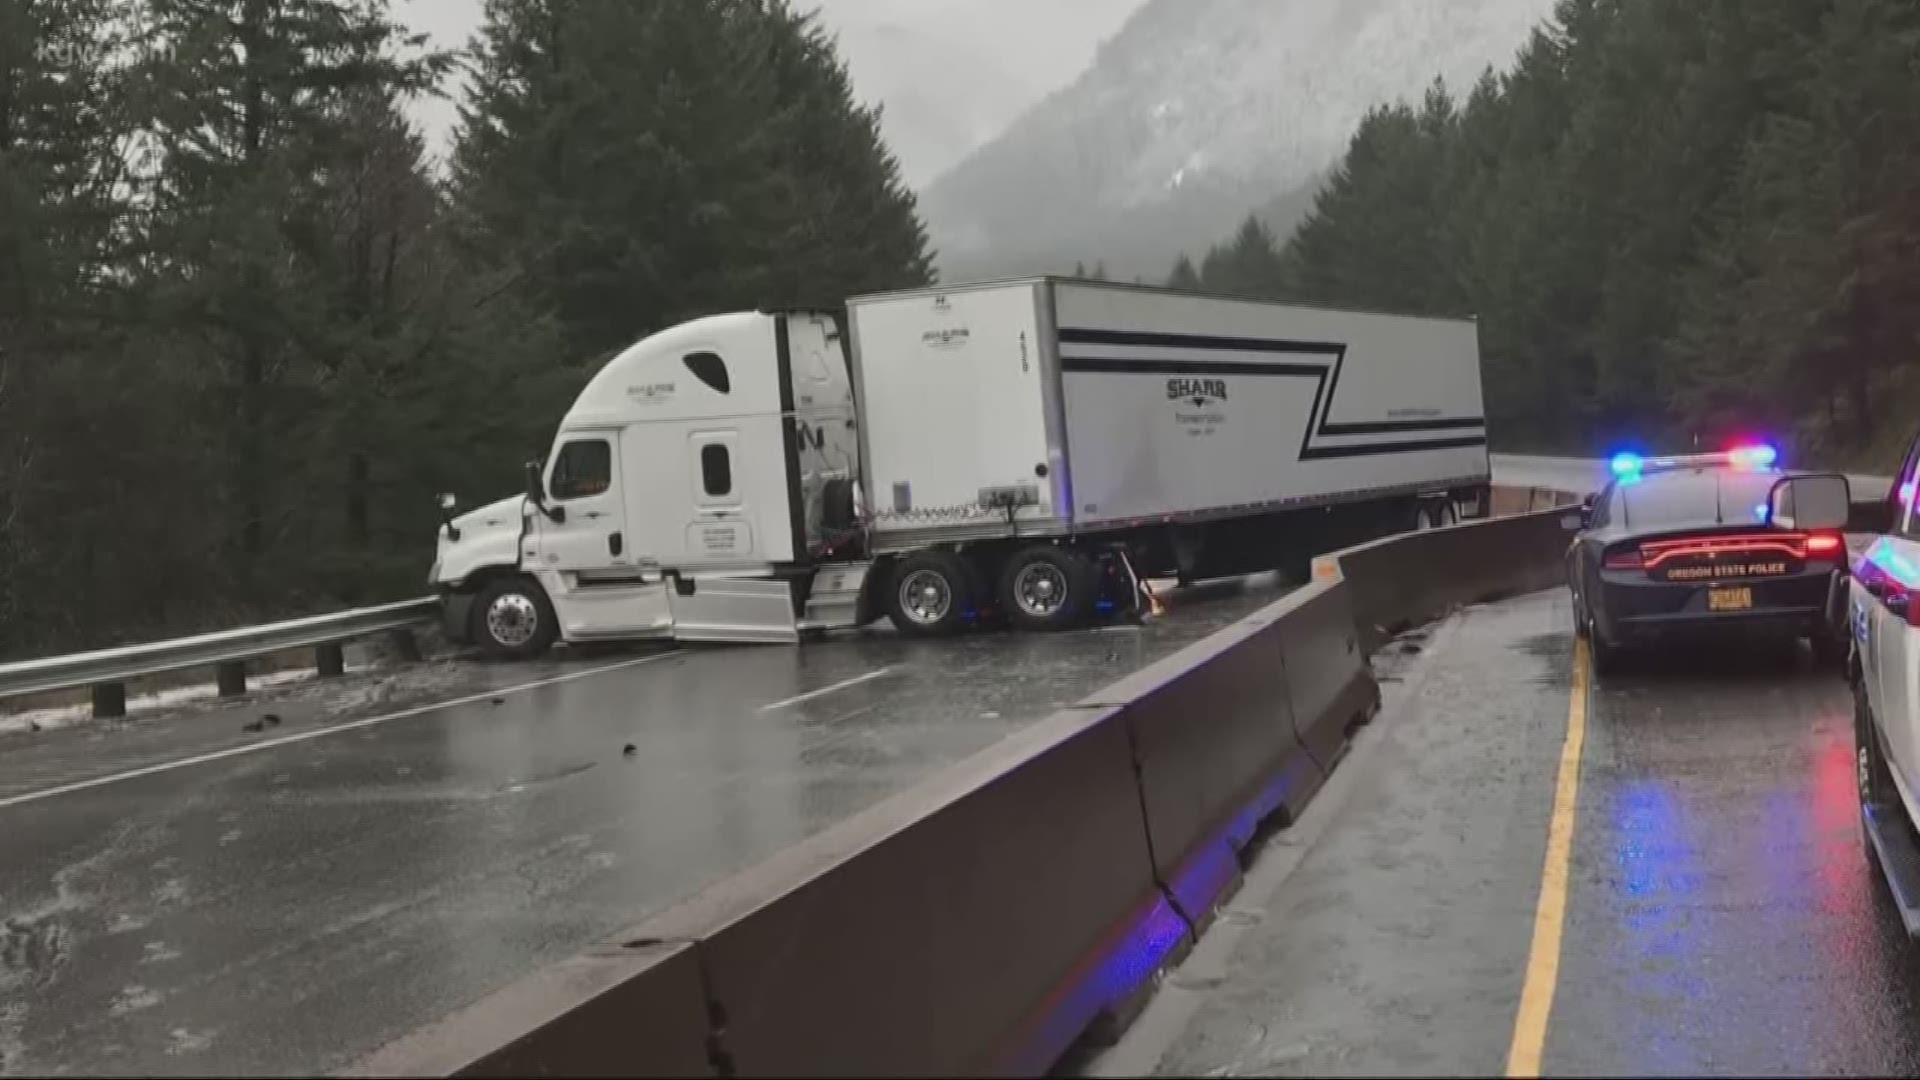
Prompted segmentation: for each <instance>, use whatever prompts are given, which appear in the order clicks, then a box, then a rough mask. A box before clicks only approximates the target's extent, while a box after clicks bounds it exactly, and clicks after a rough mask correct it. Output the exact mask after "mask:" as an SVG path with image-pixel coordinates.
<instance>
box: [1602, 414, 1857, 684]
mask: <svg viewBox="0 0 1920 1080" xmlns="http://www.w3.org/2000/svg"><path fill="white" fill-rule="evenodd" d="M1778 458H1779V454H1778V453H1777V451H1775V450H1774V449H1773V448H1772V447H1768V446H1743V447H1739V448H1736V449H1733V450H1729V451H1726V452H1724V453H1718V454H1696V455H1689V456H1685V457H1668V458H1645V457H1641V456H1640V455H1637V454H1622V455H1620V456H1618V457H1616V458H1614V459H1613V462H1612V469H1613V480H1612V482H1610V483H1609V484H1608V485H1607V486H1606V488H1605V489H1604V490H1602V491H1601V492H1600V493H1599V494H1598V495H1595V496H1594V497H1592V498H1590V499H1589V500H1588V501H1587V504H1586V506H1585V507H1584V508H1583V509H1582V512H1581V514H1580V516H1579V517H1578V518H1576V519H1573V520H1569V521H1568V523H1567V524H1568V526H1569V527H1570V528H1573V529H1575V530H1576V531H1577V532H1578V535H1577V537H1576V538H1575V539H1574V542H1573V544H1572V546H1571V547H1570V548H1569V549H1568V551H1567V585H1568V587H1569V588H1570V589H1571V590H1572V593H1573V611H1574V625H1575V627H1576V628H1577V629H1578V630H1579V632H1580V633H1582V634H1583V635H1585V636H1586V637H1587V639H1588V643H1589V648H1590V650H1591V656H1592V658H1593V664H1594V670H1595V671H1596V672H1597V673H1600V674H1604V673H1605V672H1606V671H1607V670H1608V669H1610V668H1612V667H1614V666H1615V665H1616V664H1617V662H1618V659H1619V655H1620V652H1621V650H1623V649H1626V648H1630V647H1631V646H1633V645H1636V644H1639V643H1642V642H1645V641H1647V640H1649V639H1651V638H1653V637H1656V636H1658V635H1661V634H1665V633H1668V632H1672V631H1679V630H1687V631H1699V630H1706V631H1709V632H1718V631H1721V630H1729V629H1732V628H1735V627H1743V628H1744V627H1755V626H1760V627H1765V628H1769V629H1778V630H1782V631H1785V632H1790V633H1795V634H1799V635H1801V636H1804V637H1807V638H1809V639H1810V640H1811V642H1812V644H1813V647H1814V650H1815V653H1816V655H1818V656H1819V657H1821V659H1822V660H1823V661H1829V662H1835V663H1837V662H1838V661H1840V660H1841V659H1843V658H1844V656H1845V649H1846V643H1845V638H1844V634H1843V632H1842V631H1841V630H1840V629H1839V622H1840V621H1839V619H1838V618H1837V612H1838V609H1839V605H1840V602H1841V598H1842V597H1843V596H1844V591H1843V589H1842V584H1843V582H1844V580H1845V577H1846V559H1847V545H1846V539H1845V537H1844V536H1843V534H1842V531H1841V530H1842V529H1843V528H1845V526H1846V523H1847V513H1848V509H1849V500H1850V498H1851V493H1850V491H1849V489H1848V485H1847V480H1846V478H1845V477H1843V476H1838V475H1832V474H1817V473H1785V472H1782V471H1780V470H1779V469H1778V468H1777V462H1778Z"/></svg>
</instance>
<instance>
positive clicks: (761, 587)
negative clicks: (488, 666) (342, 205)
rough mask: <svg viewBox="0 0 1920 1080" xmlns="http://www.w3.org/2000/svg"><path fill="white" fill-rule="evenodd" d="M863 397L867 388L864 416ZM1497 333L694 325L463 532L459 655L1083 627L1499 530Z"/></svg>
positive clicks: (1418, 322)
mask: <svg viewBox="0 0 1920 1080" xmlns="http://www.w3.org/2000/svg"><path fill="white" fill-rule="evenodd" d="M856 391H857V393H856ZM1488 482H1489V471H1488V463H1487V434H1486V422H1485V417H1484V412H1483V406H1482V398H1481V383H1480V359H1479V339H1478V331H1477V328H1476V326H1475V324H1473V323H1472V322H1469V321H1455V320H1437V319H1420V318H1408V317H1403V316H1396V315H1385V314H1375V313H1363V312H1348V311H1334V310H1328V309H1322V308H1314V307H1303V306H1298V305H1290V304H1276V303H1265V302H1257V301H1249V300H1238V299H1229V298H1222V297H1211V296H1199V295H1193V294H1187V293H1177V292H1170V291H1166V290H1161V289H1149V288H1141V287H1133V286H1119V285H1107V284H1096V283H1089V282H1078V281H1071V282H1070V281H1061V280H1054V279H1032V280H1024V281H1015V282H1003V283H993V284H985V285H968V286H955V287H950V288H939V289H928V290H923V291H916V292H909V293H895V294H888V295H882V296H871V297H862V298H857V299H854V300H852V301H850V302H849V303H848V306H847V310H846V312H844V313H839V312H812V311H761V312H751V313H745V314H734V315H722V316H717V317H714V318H708V319H702V320H699V321H697V322H692V323H688V324H686V325H683V326H677V327H674V328H672V329H669V330H666V331H663V332H661V333H659V334H655V335H653V336H651V337H649V338H647V339H646V340H644V341H641V342H640V343H639V344H637V345H634V346H633V347H632V348H630V349H628V350H627V351H626V352H624V353H622V354H621V355H620V356H618V357H616V358H615V359H614V360H613V361H611V362H610V363H608V364H607V366H606V367H605V368H604V369H603V370H602V371H601V372H600V373H599V374H598V375H597V376H596V377H595V378H594V380H593V381H592V383H591V384H589V385H588V386H587V388H586V390H585V391H583V392H582V393H581V395H580V398H579V400H578V401H577V402H576V403H575V405H574V407H573V409H572V411H571V412H569V413H568V414H567V416H566V418H565V419H564V420H563V421H562V422H561V424H560V432H559V435H558V436H557V437H556V439H555V441H554V446H553V451H552V453H551V454H550V455H549V457H548V459H547V461H546V463H545V465H544V466H541V465H531V466H529V476H528V487H527V493H526V495H524V496H516V497H514V498H512V499H508V500H504V501H502V502H499V503H495V504H493V505H491V506H488V507H484V508H482V509H480V510H477V511H474V512H472V513H468V514H466V515H464V516H462V517H460V518H458V519H457V520H449V521H448V522H447V525H446V527H444V528H443V529H442V530H441V535H440V541H439V552H438V559H437V561H436V562H435V565H434V570H433V574H432V580H433V582H434V583H435V584H436V585H437V586H438V587H439V588H440V589H441V590H442V592H443V595H444V596H445V598H446V614H447V623H448V628H449V631H450V632H451V633H452V634H454V635H455V636H456V637H460V638H471V639H472V640H475V641H477V642H478V643H479V644H480V646H481V647H482V648H483V649H484V650H485V651H487V652H489V653H491V654H494V655H498V656H505V657H519V656H530V655H534V654H537V653H539V652H540V651H542V650H543V649H545V648H546V647H547V646H548V645H549V644H551V643H552V642H553V641H554V640H555V639H556V638H560V639H564V640H566V641H569V642H577V641H590V640H595V639H606V638H634V637H647V636H658V637H673V638H677V639H680V640H690V641H748V642H780V641H793V640H796V639H797V638H798V637H799V636H800V635H801V634H803V633H805V632H807V631H812V630H829V629H835V628H844V627H852V626H860V625H864V624H866V623H868V622H870V621H872V620H874V619H876V618H878V617H880V616H882V615H885V616H888V617H890V618H891V620H892V622H893V623H894V625H895V626H897V627H898V628H899V629H900V631H901V632H903V633H907V634H914V635H939V634H947V633H952V632H954V631H957V630H960V629H962V628H963V627H966V626H968V625H971V624H974V623H979V622H987V621H994V620H996V619H1004V620H1005V621H1007V622H1010V623H1012V624H1014V625H1016V626H1019V627H1023V628H1028V629H1055V628H1065V627H1071V626H1076V625H1080V624H1081V623H1083V622H1085V621H1086V620H1087V619H1089V618H1090V617H1094V616H1095V615H1098V614H1101V613H1106V612H1126V611H1132V610H1134V609H1135V607H1136V605H1137V604H1138V603H1139V602H1140V601H1141V598H1142V594H1143V588H1142V586H1141V584H1140V583H1141V581H1143V580H1145V579H1151V578H1179V579H1181V580H1198V579H1203V578H1210V577H1223V576H1228V575H1233V574H1239V573H1246V572H1250V571H1254V570H1262V569H1272V568H1294V569H1298V570H1301V571H1304V569H1305V567H1306V566H1307V565H1308V563H1309V561H1310V560H1311V558H1312V556H1314V555H1315V554H1319V553H1322V552H1324V551H1328V550H1332V549H1333V548H1335V547H1338V546H1342V545H1344V544H1348V543H1352V542H1356V541H1358V540H1362V539H1366V538H1371V537H1373V536H1379V535H1385V534H1388V533H1393V532H1398V531H1401V530H1404V529H1408V528H1418V527H1432V526H1439V525H1446V524H1451V523H1453V522H1454V521H1457V520H1459V519H1460V518H1461V517H1464V516H1480V515H1482V514H1484V513H1485V512H1486V509H1487V506H1488V502H1489V500H1488V498H1487V486H1488Z"/></svg>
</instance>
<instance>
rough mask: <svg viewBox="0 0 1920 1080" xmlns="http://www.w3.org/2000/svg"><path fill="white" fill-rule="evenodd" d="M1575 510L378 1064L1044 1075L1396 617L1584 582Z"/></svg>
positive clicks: (1218, 869) (1416, 576)
mask: <svg viewBox="0 0 1920 1080" xmlns="http://www.w3.org/2000/svg"><path fill="white" fill-rule="evenodd" d="M1561 516H1562V515H1561V514H1560V513H1559V512H1550V513H1541V514H1531V515H1525V516H1520V517H1514V518H1508V519H1504V520H1495V521H1488V522H1480V523H1474V524H1470V525H1463V526H1459V527H1456V528H1452V529H1446V530H1437V531H1433V532H1427V533H1419V534H1413V535H1409V536H1405V537H1401V538H1398V539H1395V540H1389V541H1382V542H1379V543H1374V544H1367V545H1363V546H1361V547H1358V548H1353V549H1351V550H1348V551H1345V552H1341V553H1339V554H1337V555H1334V556H1329V557H1328V558H1327V559H1325V560H1322V561H1321V562H1320V563H1319V564H1318V566H1317V567H1316V574H1317V575H1318V576H1319V577H1320V580H1317V581H1316V582H1314V583H1313V584H1311V585H1310V586H1308V587H1306V588H1304V589H1301V590H1299V591H1297V592H1296V593H1294V594H1293V595H1291V596H1289V597H1287V598H1285V599H1283V600H1281V601H1280V602H1278V603H1276V604H1274V605H1271V606H1270V607H1268V608H1266V609H1264V610H1262V611H1260V612H1257V613H1255V614H1254V615H1251V616H1249V617H1247V618H1245V619H1243V620H1241V621H1239V622H1238V623H1236V624H1234V625H1233V626H1231V627H1228V628H1227V629H1225V630H1223V631H1221V632H1219V633H1217V634H1215V635H1214V636H1212V637H1210V638H1208V639H1207V640H1206V641H1203V642H1200V643H1197V644H1195V645H1194V646H1192V647H1190V648H1188V649H1187V650H1185V651H1183V652H1181V653H1179V654H1177V655H1175V656H1173V657H1169V658H1168V659H1166V660H1164V661H1161V662H1160V663H1158V664H1155V665H1153V666H1151V667H1148V668H1146V669H1143V670H1142V671H1139V672H1136V673H1134V674H1132V675H1130V676H1128V677H1127V678H1125V679H1123V680H1121V681H1120V682H1118V683H1116V684H1114V685H1113V686H1111V687H1108V688H1107V689H1106V690H1104V691H1102V692H1101V693H1099V694H1096V695H1093V696H1092V697H1090V698H1089V699H1087V700H1086V701H1084V702H1081V703H1079V704H1078V705H1076V706H1075V707H1073V708H1070V709H1067V710H1065V711H1063V712H1061V713H1059V714H1056V715H1055V716H1053V717H1050V718H1048V719H1046V720H1043V721H1041V722H1040V723H1038V724H1036V725H1035V726H1033V727H1031V728H1029V729H1027V730H1025V731H1023V732H1021V733H1019V734H1017V735H1014V736H1012V737H1011V738H1009V739H1007V740H1005V741H1003V742H1001V743H1000V744H998V745H996V746H994V747H991V748H989V749H988V750H986V751H984V752H982V753H981V754H979V755H976V756H975V757H973V758H970V759H968V760H967V761H965V762H962V763H960V764H958V765H956V766H954V767H952V768H950V769H947V770H945V771H943V772H941V773H939V774H937V775H935V776H933V777H931V778H929V779H928V780H926V781H924V782H922V783H921V784H919V785H917V786H916V787H914V788H913V789H911V790H909V791H907V792H904V793H902V794H900V795H898V796H895V797H893V798H890V799H888V800H886V801H884V802H882V803H880V804H878V805H876V806H874V807H871V808H869V809H868V810H866V811H863V812H862V813H859V814H857V815H855V816H854V817H852V818H849V819H847V820H846V821H843V822H841V823H839V824H837V825H835V826H833V827H832V828H829V829H828V830H826V831H825V832H822V833H819V834H817V835H815V836H814V837H812V838H810V839H808V840H806V841H803V842H802V843H800V844H798V845H796V846H795V847H792V848H789V849H788V850H786V851H784V852H782V853H780V854H779V855H776V856H775V857H773V858H772V859H770V860H768V861H767V862H765V863H762V864H761V865H759V866H757V867H754V868H752V869H750V870H748V871H746V872H744V873H742V874H739V875H736V876H735V877H733V878H730V879H728V880H726V881H724V882H722V883H720V884H718V885H716V886H714V887H712V888H710V889H708V890H706V891H705V892H703V893H701V894H699V895H698V896H695V897H694V898H692V899H690V900H688V901H686V902H684V903H682V904H680V905H678V906H677V907H674V908H672V909H670V910H668V911H666V912H663V913H661V914H659V915H657V916H655V917H652V918H649V919H647V920H645V921H644V922H643V923H641V924H640V925H639V926H637V927H635V928H633V929H632V930H630V931H628V932H626V933H624V934H621V935H617V936H616V937H614V938H613V939H610V940H609V941H607V942H605V943H603V944H601V945H599V946H596V947H594V948H592V949H588V950H587V951H586V952H585V953H583V954H582V955H581V956H579V957H576V958H574V959H573V960H572V961H569V962H568V963H567V964H563V965H557V966H556V967H554V968H551V969H549V970H547V971H544V972H539V973H536V974H535V975H534V976H531V977H530V978H528V979H526V980H523V981H522V982H520V983H517V984H515V985H513V986H509V987H507V988H506V989H504V990H502V991H500V992H499V993H497V994H495V995H493V996H491V997H490V998H488V999H487V1000H485V1001H482V1002H480V1003H478V1004H476V1005H474V1006H471V1007H470V1008H468V1009H466V1010H463V1011H462V1012H461V1013H459V1014H456V1015H455V1016H452V1017H449V1018H447V1019H446V1020H444V1021H442V1022H440V1023H438V1024H435V1025H432V1026H430V1027H429V1028H426V1029H423V1030H422V1031H419V1032H416V1033H414V1034H413V1035H410V1036H408V1037H406V1038H404V1039H402V1040H400V1041H399V1042H397V1043H395V1044H393V1045H392V1046H389V1047H386V1048H385V1049H383V1050H381V1051H380V1052H378V1053H377V1054H375V1055H374V1056H373V1057H371V1058H369V1059H367V1061H365V1062H363V1063H362V1065H361V1066H360V1068H359V1069H358V1070H357V1071H359V1072H362V1073H365V1074H381V1075H446V1074H460V1075H474V1076H496V1075H499V1076H504V1075H560V1074H566V1075H628V1076H652V1075H686V1074H689V1073H695V1072H707V1073H713V1074H717V1075H742V1076H754V1075H860V1076H877V1075H883V1074H884V1075H890V1076H926V1075H1032V1074H1037V1073H1043V1072H1045V1071H1047V1070H1048V1069H1049V1068H1051V1067H1052V1066H1053V1065H1054V1064H1055V1063H1056V1062H1057V1061H1058V1059H1059V1058H1060V1057H1061V1056H1062V1055H1063V1054H1064V1053H1065V1052H1066V1051H1067V1050H1068V1049H1069V1048H1070V1047H1071V1046H1072V1045H1073V1043H1074V1042H1075V1040H1077V1039H1079V1038H1081V1037H1082V1034H1083V1033H1084V1032H1086V1031H1087V1030H1088V1029H1089V1027H1090V1026H1094V1025H1096V1024H1097V1022H1098V1021H1100V1020H1101V1018H1103V1017H1107V1018H1123V1017H1124V1015H1125V1013H1126V1011H1127V1009H1128V1007H1129V1005H1130V1004H1136V1003H1137V1002H1138V1000H1139V999H1140V997H1141V995H1142V994H1143V993H1144V991H1145V990H1146V989H1148V988H1149V987H1150V986H1151V985H1152V980H1153V976H1154V973H1155V972H1156V971H1157V970H1159V969H1160V968H1162V967H1163V966H1164V965H1166V964H1168V963H1169V962H1171V961H1173V960H1174V959H1176V958H1177V957H1179V956H1180V955H1181V954H1182V952H1183V951H1184V950H1185V949H1186V948H1187V947H1189V946H1190V945H1191V943H1192V942H1193V940H1194V937H1195V935H1196V934H1197V933H1198V932H1199V930H1200V929H1202V928H1204V926H1205V923H1206V920H1207V919H1208V917H1209V915H1210V913H1211V912H1212V911H1214V910H1215V909H1216V908H1217V907H1218V905H1219V904H1220V903H1221V901H1222V900H1223V899H1224V898H1225V897H1226V896H1227V895H1229V894H1230V893H1231V891H1232V890H1233V888H1234V887H1235V885H1236V883H1237V881H1238V877H1239V865H1240V859H1241V858H1242V857H1243V855H1244V853H1245V849H1246V847H1247V845H1248V844H1249V842H1250V841H1251V840H1252V838H1253V837H1254V836H1255V835H1256V833H1257V830H1258V829H1259V826H1260V825H1261V823H1262V822H1263V821H1275V822H1282V823H1284V822H1286V821H1289V820H1291V819H1292V818H1294V817H1296V816H1297V815H1298V814H1299V813H1300V812H1301V811H1302V810H1303V809H1304V808H1305V806H1306V805H1307V803H1308V801H1309V800H1310V799H1311V798H1312V797H1313V795H1314V793H1315V792H1317V791H1318V790H1319V788H1320V786H1321V785H1322V784H1323V783H1324V781H1325V779H1326V776H1327V775H1328V773H1329V771H1330V770H1331V769H1333V768H1334V767H1335V766H1336V764H1337V763H1338V761H1339V760H1340V758H1341V756H1342V755H1343V754H1344V752H1345V748H1346V746H1347V745H1348V742H1349V740H1350V738H1351V736H1352V734H1353V731H1354V729H1355V728H1356V727H1357V726H1358V725H1359V724H1361V723H1364V722H1365V721H1366V719H1367V718H1368V717H1370V716H1371V714H1372V712H1373V711H1374V710H1375V709H1376V708H1377V703H1378V700H1379V699H1378V693H1379V691H1378V688H1377V686H1376V684H1375V682H1374V679H1373V675H1372V671H1371V667H1370V665H1369V664H1368V661H1367V656H1368V654H1369V652H1370V651H1371V650H1372V649H1373V648H1374V647H1376V646H1377V644H1378V643H1379V642H1380V641H1383V640H1385V636H1386V635H1387V634H1389V633H1391V632H1392V630H1393V628H1398V627H1404V626H1407V625H1411V624H1413V623H1414V622H1418V621H1424V620H1426V619H1430V618H1433V617H1437V616H1439V615H1442V614H1444V613H1445V612H1446V611H1447V610H1449V609H1450V608H1452V607H1454V606H1456V605H1459V604H1467V603H1474V602H1477V601H1481V600H1486V599H1491V598H1493V597H1496V596H1502V595H1508V594H1512V593H1516V592H1521V591H1525V590H1530V589H1537V588H1543V587H1549V586H1552V585H1554V584H1557V583H1558V581H1559V578H1560V569H1559V566H1560V556H1561V555H1562V553H1563V552H1564V551H1565V548H1566V544H1567V542H1568V537H1567V534H1566V533H1565V532H1564V530H1563V529H1562V526H1561V524H1560V518H1561Z"/></svg>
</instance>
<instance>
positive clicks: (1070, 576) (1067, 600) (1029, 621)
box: [1000, 544, 1098, 630]
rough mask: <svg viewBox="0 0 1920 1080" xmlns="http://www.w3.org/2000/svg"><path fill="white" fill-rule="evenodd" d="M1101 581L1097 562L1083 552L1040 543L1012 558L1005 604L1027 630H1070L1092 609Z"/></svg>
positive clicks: (1003, 589)
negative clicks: (1097, 571) (1095, 563)
mask: <svg viewBox="0 0 1920 1080" xmlns="http://www.w3.org/2000/svg"><path fill="white" fill-rule="evenodd" d="M1097 581H1098V578H1097V573H1096V569H1095V567H1094V565H1093V563H1092V562H1091V561H1089V560H1088V559H1086V558H1085V557H1083V556H1082V555H1081V554H1080V553H1079V552H1077V551H1073V550H1071V549H1068V548H1061V547H1055V546H1053V545H1052V544H1036V545H1034V546H1033V547H1030V548H1027V549H1026V550H1025V551H1022V552H1020V553H1019V554H1017V555H1015V556H1014V557H1013V558H1011V559H1009V560H1007V567H1006V570H1005V571H1004V572H1002V573H1001V575H1000V607H1001V610H1003V611H1005V612H1006V613H1007V620H1008V621H1009V622H1011V623H1013V625H1014V626H1016V627H1018V628H1020V629H1022V630H1070V629H1072V628H1073V627H1076V626H1079V625H1080V624H1081V623H1084V622H1085V621H1086V620H1087V615H1088V613H1089V612H1091V611H1092V610H1093V601H1094V592H1095V590H1096V589H1097V588H1098V584H1097Z"/></svg>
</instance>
